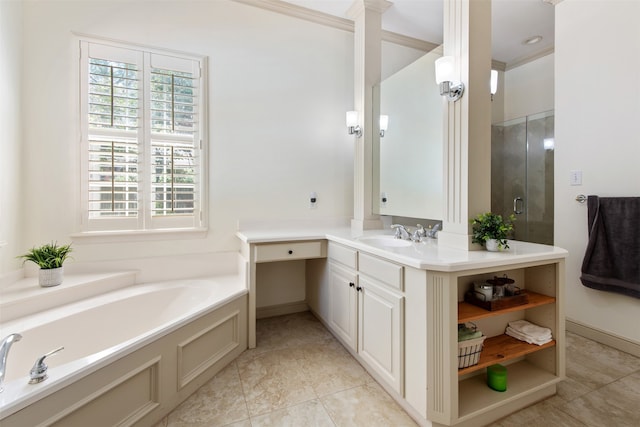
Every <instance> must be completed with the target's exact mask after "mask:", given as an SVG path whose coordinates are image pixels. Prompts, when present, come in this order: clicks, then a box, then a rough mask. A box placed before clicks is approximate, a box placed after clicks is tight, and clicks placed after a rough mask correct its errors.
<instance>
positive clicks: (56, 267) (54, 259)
mask: <svg viewBox="0 0 640 427" xmlns="http://www.w3.org/2000/svg"><path fill="white" fill-rule="evenodd" d="M70 252H71V245H70V244H69V245H62V246H58V245H57V243H51V244H45V245H42V246H39V247H37V248H36V247H34V248H31V249H30V250H29V251H28V252H27V253H25V254H24V255H20V256H19V257H18V258H22V259H23V260H24V261H23V263H25V262H27V261H31V262H33V263H35V264H37V265H38V267H40V273H39V283H40V286H43V287H50V286H57V285H59V284H61V283H62V279H63V276H64V267H63V266H62V264H63V263H64V262H65V260H66V259H67V258H69V253H70Z"/></svg>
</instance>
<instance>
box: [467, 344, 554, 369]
mask: <svg viewBox="0 0 640 427" xmlns="http://www.w3.org/2000/svg"><path fill="white" fill-rule="evenodd" d="M555 345H556V341H555V340H553V341H551V342H548V343H546V344H543V345H535V344H528V343H526V342H524V341H520V340H517V339H515V338H513V337H510V336H509V335H498V336H495V337H491V338H487V339H486V340H484V347H483V348H482V353H480V360H479V361H478V364H477V365H473V366H469V367H468V368H463V369H458V375H464V374H468V373H470V372H475V371H478V370H480V369H484V368H486V367H487V366H491V365H493V364H496V363H504V362H506V361H507V360H511V359H515V358H517V357H521V356H524V355H527V354H529V353H535V352H536V351H540V350H544V349H545V348H549V347H554V346H555Z"/></svg>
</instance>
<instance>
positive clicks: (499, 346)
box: [458, 292, 556, 376]
mask: <svg viewBox="0 0 640 427" xmlns="http://www.w3.org/2000/svg"><path fill="white" fill-rule="evenodd" d="M527 295H528V296H529V302H528V303H527V304H522V305H518V306H514V307H509V308H505V309H501V310H495V311H488V310H485V309H483V308H482V307H478V306H475V305H473V304H469V303H466V302H459V303H458V323H465V322H472V321H474V320H479V319H485V318H489V317H493V316H500V315H503V314H505V313H512V312H516V311H522V310H527V309H530V308H534V307H539V306H541V305H546V304H553V303H555V301H556V299H555V298H554V297H550V296H548V295H543V294H539V293H536V292H527ZM555 345H556V341H555V340H553V341H551V342H549V343H546V344H544V345H541V346H539V345H535V344H528V343H526V342H523V341H519V340H517V339H515V338H513V337H510V336H508V335H498V336H495V337H491V338H487V339H486V340H485V341H484V347H483V349H482V353H481V354H480V360H479V361H478V364H476V365H473V366H469V367H467V368H463V369H459V370H458V375H459V376H462V375H465V374H469V373H471V372H475V371H478V370H480V369H484V368H486V367H487V366H491V365H493V364H495V363H504V362H507V361H509V360H512V359H516V358H518V357H522V356H525V355H527V354H530V353H534V352H536V351H540V350H544V349H546V348H549V347H553V346H555Z"/></svg>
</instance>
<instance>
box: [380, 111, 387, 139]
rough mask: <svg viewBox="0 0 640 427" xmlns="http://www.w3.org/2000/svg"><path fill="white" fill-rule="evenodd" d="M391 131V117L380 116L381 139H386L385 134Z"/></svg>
mask: <svg viewBox="0 0 640 427" xmlns="http://www.w3.org/2000/svg"><path fill="white" fill-rule="evenodd" d="M387 129H389V116H387V115H385V114H381V115H380V137H381V138H384V133H385V132H386V131H387Z"/></svg>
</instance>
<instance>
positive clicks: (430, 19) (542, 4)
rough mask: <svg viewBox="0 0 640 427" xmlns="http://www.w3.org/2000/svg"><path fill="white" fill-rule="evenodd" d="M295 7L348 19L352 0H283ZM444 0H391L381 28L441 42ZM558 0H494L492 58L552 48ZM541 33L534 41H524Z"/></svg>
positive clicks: (512, 59) (509, 59) (518, 58)
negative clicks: (527, 42)
mask: <svg viewBox="0 0 640 427" xmlns="http://www.w3.org/2000/svg"><path fill="white" fill-rule="evenodd" d="M285 1H286V2H287V3H292V4H295V5H298V6H303V7H306V8H309V9H313V10H317V11H320V12H324V13H327V14H330V15H334V16H338V17H341V18H348V17H347V15H346V12H347V10H348V9H349V7H350V6H351V4H353V1H354V0H285ZM443 1H447V0H392V1H391V3H392V5H391V7H389V9H387V11H386V12H385V13H384V14H383V15H382V28H383V29H384V30H388V31H392V32H394V33H398V34H402V35H405V36H409V37H414V38H416V39H420V40H424V41H428V42H431V43H436V44H440V43H442V13H443V12H442V4H443ZM556 2H557V0H493V2H492V8H491V13H492V40H493V43H492V44H493V59H494V60H497V61H501V62H504V63H505V64H507V67H508V66H509V65H510V64H514V63H518V62H522V61H525V60H526V59H527V58H532V57H536V56H537V55H540V54H541V53H543V52H547V51H549V50H550V49H552V48H553V43H554V6H553V3H556ZM533 36H542V40H541V41H540V42H538V43H536V44H532V45H528V44H525V43H524V41H525V40H527V39H529V38H531V37H533Z"/></svg>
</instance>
